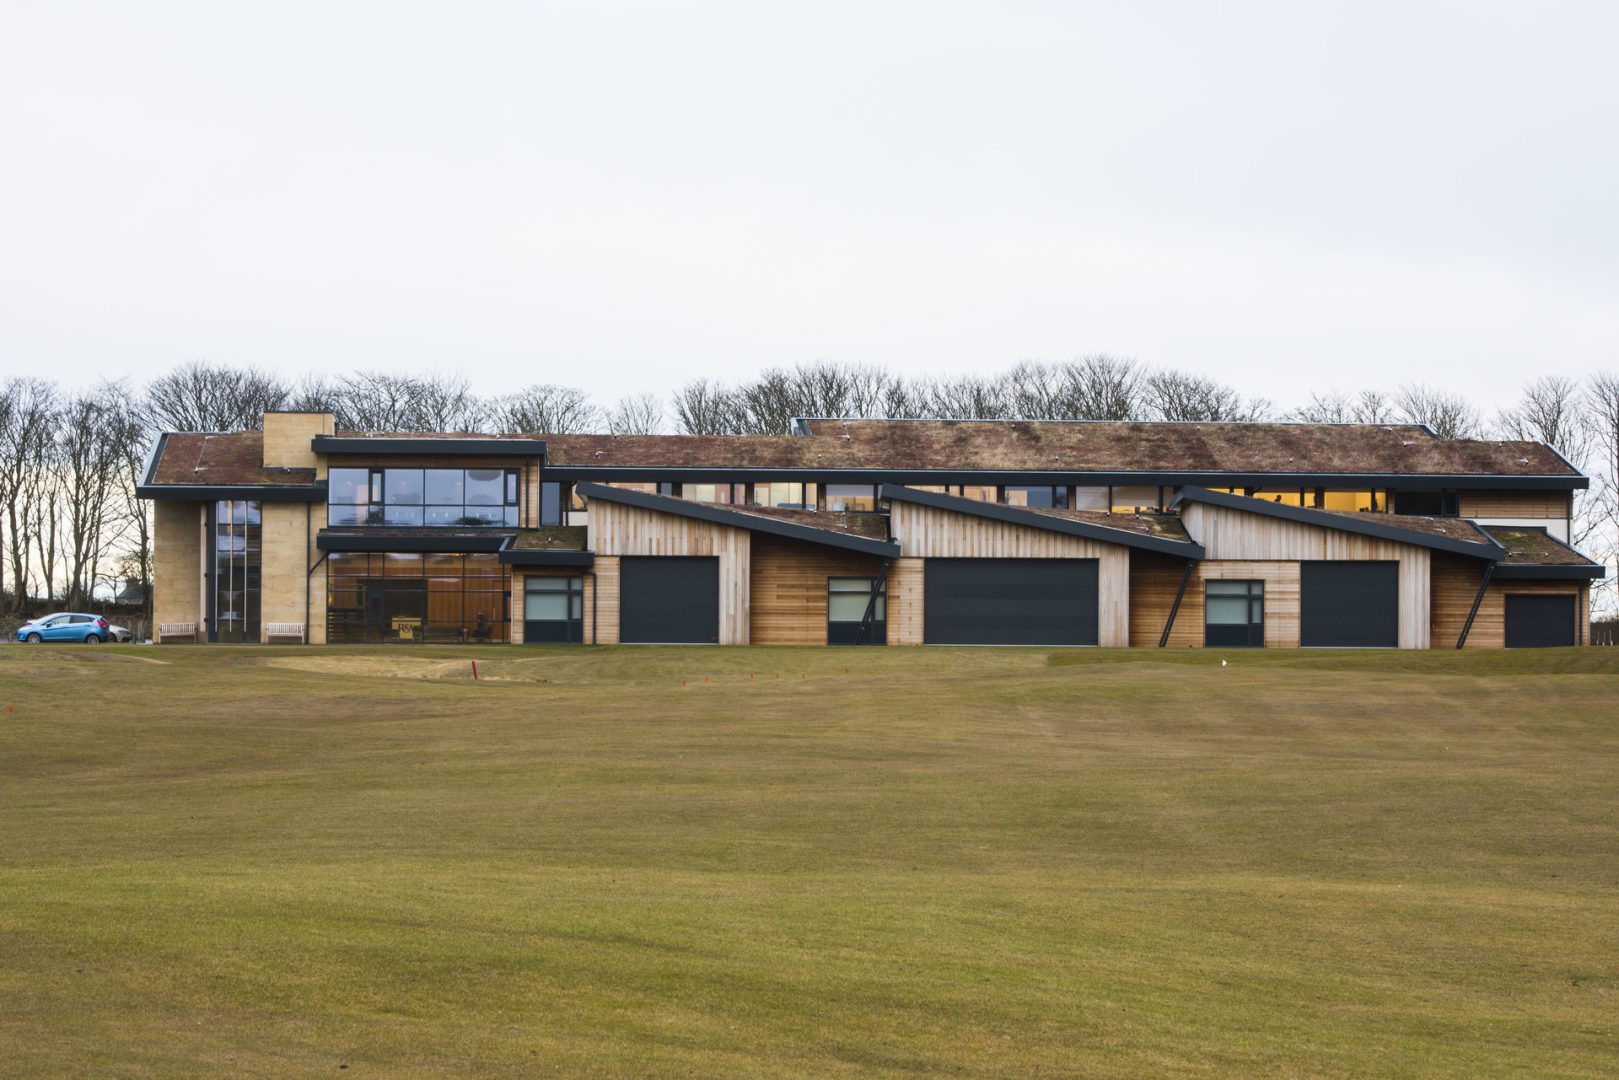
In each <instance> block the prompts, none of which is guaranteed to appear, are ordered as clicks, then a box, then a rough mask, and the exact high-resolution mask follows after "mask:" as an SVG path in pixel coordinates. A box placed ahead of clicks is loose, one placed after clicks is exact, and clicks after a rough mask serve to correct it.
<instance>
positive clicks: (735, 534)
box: [590, 499, 751, 645]
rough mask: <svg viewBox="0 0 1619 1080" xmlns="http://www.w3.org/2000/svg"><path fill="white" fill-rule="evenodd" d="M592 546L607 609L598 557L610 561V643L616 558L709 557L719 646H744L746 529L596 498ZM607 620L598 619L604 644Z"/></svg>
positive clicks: (592, 513) (614, 629) (747, 578)
mask: <svg viewBox="0 0 1619 1080" xmlns="http://www.w3.org/2000/svg"><path fill="white" fill-rule="evenodd" d="M590 536H591V546H592V547H593V549H594V550H595V552H596V570H597V573H598V575H602V576H603V580H602V581H601V584H600V587H601V590H602V595H601V598H600V601H599V602H600V603H601V604H602V606H606V602H607V592H608V588H609V585H608V582H607V581H606V580H605V575H603V571H602V562H603V556H606V557H609V558H612V560H613V567H612V579H613V580H612V584H611V588H612V593H613V605H612V606H613V611H614V613H615V614H614V618H613V624H612V634H613V637H612V640H613V641H614V642H616V641H618V634H619V626H618V617H617V612H618V606H619V605H618V601H619V573H618V570H619V568H618V558H619V557H621V556H625V555H712V556H717V557H718V558H719V580H720V586H719V587H720V597H719V603H720V628H719V643H720V644H721V645H746V644H747V643H748V640H749V635H748V619H749V617H748V611H749V583H750V577H751V572H750V570H749V562H750V555H749V551H750V544H749V539H750V536H751V534H750V533H749V532H748V531H747V530H746V529H736V528H732V527H731V526H729V525H716V524H713V523H712V522H707V521H698V520H696V519H694V518H688V517H680V516H678V515H676V514H660V513H658V512H656V511H654V510H643V509H641V508H640V507H638V506H626V505H625V504H623V503H615V502H609V501H607V500H606V499H595V500H593V501H592V502H591V504H590ZM606 632H607V619H606V617H605V616H603V617H602V628H601V634H602V635H603V636H601V637H600V640H602V641H604V642H605V641H606V638H605V636H604V635H605V634H606Z"/></svg>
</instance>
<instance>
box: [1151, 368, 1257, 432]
mask: <svg viewBox="0 0 1619 1080" xmlns="http://www.w3.org/2000/svg"><path fill="white" fill-rule="evenodd" d="M1143 396H1144V398H1145V399H1146V405H1147V411H1148V415H1149V416H1150V417H1151V418H1152V419H1155V420H1180V421H1203V422H1219V421H1233V420H1235V421H1254V420H1263V419H1264V418H1265V417H1266V416H1267V415H1268V414H1269V412H1270V402H1269V401H1267V400H1265V399H1264V398H1259V397H1252V398H1244V397H1243V396H1242V395H1241V394H1239V393H1237V391H1236V390H1233V389H1232V388H1231V387H1229V386H1226V385H1224V384H1223V383H1219V382H1216V381H1214V380H1213V379H1210V378H1207V377H1206V376H1203V375H1192V374H1189V373H1187V372H1184V371H1173V370H1166V371H1154V372H1152V373H1151V374H1149V375H1148V376H1147V377H1146V379H1145V380H1144V381H1143Z"/></svg>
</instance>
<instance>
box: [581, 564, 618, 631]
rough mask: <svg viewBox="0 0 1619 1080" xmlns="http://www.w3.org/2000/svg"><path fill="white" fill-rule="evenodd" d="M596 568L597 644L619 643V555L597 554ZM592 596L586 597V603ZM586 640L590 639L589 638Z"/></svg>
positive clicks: (587, 603)
mask: <svg viewBox="0 0 1619 1080" xmlns="http://www.w3.org/2000/svg"><path fill="white" fill-rule="evenodd" d="M594 570H595V588H596V597H595V606H596V619H597V624H596V644H598V645H617V644H618V556H617V555H606V556H603V555H597V556H596V564H595V566H594ZM589 603H590V598H589V597H587V598H586V605H587V606H588V605H589ZM586 640H589V639H588V638H587V639H586Z"/></svg>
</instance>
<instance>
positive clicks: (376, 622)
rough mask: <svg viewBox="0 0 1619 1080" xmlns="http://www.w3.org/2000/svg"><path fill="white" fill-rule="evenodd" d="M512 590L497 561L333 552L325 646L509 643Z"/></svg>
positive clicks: (494, 557) (439, 554)
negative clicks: (352, 644) (332, 644)
mask: <svg viewBox="0 0 1619 1080" xmlns="http://www.w3.org/2000/svg"><path fill="white" fill-rule="evenodd" d="M510 590H511V575H510V571H509V570H508V569H507V568H506V567H505V566H503V565H501V562H500V557H499V556H498V555H481V554H479V555H463V554H458V553H454V552H430V553H428V554H425V555H419V554H414V553H404V552H401V553H394V552H388V553H383V552H363V551H357V552H348V551H334V552H332V554H331V555H329V556H328V557H327V559H326V639H327V640H328V641H330V642H332V643H334V644H336V643H353V642H367V641H370V642H377V641H382V642H400V643H407V644H419V643H422V642H443V643H457V644H459V643H463V642H465V643H468V644H473V643H482V642H496V641H506V640H508V639H509V638H510V634H509V633H508V625H509V621H508V614H507V596H508V594H509V593H510Z"/></svg>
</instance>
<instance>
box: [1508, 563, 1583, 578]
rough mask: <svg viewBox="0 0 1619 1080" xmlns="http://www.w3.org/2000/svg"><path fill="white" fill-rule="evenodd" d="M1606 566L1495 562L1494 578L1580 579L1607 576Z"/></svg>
mask: <svg viewBox="0 0 1619 1080" xmlns="http://www.w3.org/2000/svg"><path fill="white" fill-rule="evenodd" d="M1607 576H1608V568H1607V567H1605V566H1603V565H1601V564H1600V563H1509V562H1500V563H1496V564H1495V580H1496V581H1501V580H1503V579H1505V580H1508V581H1581V580H1595V579H1597V578H1602V577H1607Z"/></svg>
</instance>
